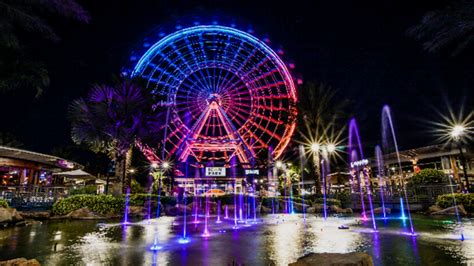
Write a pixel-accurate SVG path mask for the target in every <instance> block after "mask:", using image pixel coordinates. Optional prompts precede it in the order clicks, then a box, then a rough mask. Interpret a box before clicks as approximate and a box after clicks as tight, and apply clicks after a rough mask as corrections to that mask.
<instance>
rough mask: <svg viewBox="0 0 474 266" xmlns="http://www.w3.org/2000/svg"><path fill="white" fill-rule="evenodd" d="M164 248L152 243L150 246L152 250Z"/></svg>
mask: <svg viewBox="0 0 474 266" xmlns="http://www.w3.org/2000/svg"><path fill="white" fill-rule="evenodd" d="M162 249H163V247H162V246H160V245H152V246H151V247H150V250H152V251H158V250H162Z"/></svg>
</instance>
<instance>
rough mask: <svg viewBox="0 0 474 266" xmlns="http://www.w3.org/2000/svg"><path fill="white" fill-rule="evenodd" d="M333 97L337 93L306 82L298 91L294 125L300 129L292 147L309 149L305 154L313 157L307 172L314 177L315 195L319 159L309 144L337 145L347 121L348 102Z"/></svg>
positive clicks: (318, 189)
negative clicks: (296, 119) (297, 125)
mask: <svg viewBox="0 0 474 266" xmlns="http://www.w3.org/2000/svg"><path fill="white" fill-rule="evenodd" d="M337 97H338V93H337V90H335V89H333V88H331V86H328V85H326V84H322V83H320V84H316V83H312V82H309V83H307V84H305V85H303V86H301V87H300V89H299V99H300V100H299V101H300V102H299V106H298V107H299V113H298V121H299V123H300V125H303V126H302V127H300V129H299V130H298V134H297V136H296V138H297V140H296V143H299V144H303V145H306V146H307V147H309V148H310V149H309V154H310V155H312V157H313V165H310V168H312V170H314V173H315V189H316V193H319V192H320V191H321V180H320V168H319V161H320V156H319V150H317V151H311V144H312V143H319V144H321V143H337V142H340V141H341V136H342V133H343V132H344V129H345V124H346V121H347V119H348V118H349V113H348V112H347V111H346V109H347V106H348V105H349V100H347V99H344V98H342V99H338V98H337ZM296 143H295V144H296ZM296 150H297V149H296Z"/></svg>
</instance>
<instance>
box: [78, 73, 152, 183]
mask: <svg viewBox="0 0 474 266" xmlns="http://www.w3.org/2000/svg"><path fill="white" fill-rule="evenodd" d="M69 117H70V120H71V124H72V130H71V136H72V139H73V141H74V142H75V143H76V144H85V145H87V146H88V147H89V148H90V149H91V150H92V151H94V152H103V153H107V154H108V155H109V156H110V158H111V159H113V160H115V161H116V162H117V163H118V164H117V165H119V167H117V169H119V170H120V171H121V173H120V175H121V180H122V190H123V191H125V190H126V188H127V187H129V186H130V180H129V179H128V178H127V164H128V163H127V162H129V161H130V156H131V148H132V147H133V145H134V144H135V142H136V141H137V140H139V139H141V138H145V137H147V136H148V135H153V134H155V133H156V129H157V128H158V127H157V126H158V121H157V116H156V115H155V113H154V111H153V109H152V105H151V103H150V102H149V101H148V97H146V96H145V95H143V94H142V92H141V90H140V88H139V87H138V86H136V85H134V84H133V83H130V82H127V81H125V82H122V83H121V84H120V85H119V86H117V87H110V86H107V85H96V86H94V87H93V88H92V90H91V91H90V93H89V95H88V97H87V98H86V99H82V98H81V99H78V100H75V101H74V102H73V103H72V104H71V106H70V110H69Z"/></svg>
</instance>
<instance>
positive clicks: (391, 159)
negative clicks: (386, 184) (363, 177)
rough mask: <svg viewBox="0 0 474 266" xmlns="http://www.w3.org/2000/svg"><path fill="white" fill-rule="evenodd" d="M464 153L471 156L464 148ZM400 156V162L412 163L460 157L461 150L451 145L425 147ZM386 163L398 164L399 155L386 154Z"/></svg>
mask: <svg viewBox="0 0 474 266" xmlns="http://www.w3.org/2000/svg"><path fill="white" fill-rule="evenodd" d="M463 152H464V153H465V155H466V157H469V156H467V155H468V154H469V151H468V150H466V149H465V147H463ZM399 154H400V161H401V162H411V161H413V160H423V159H430V158H438V157H443V156H450V155H458V154H459V149H458V147H455V146H451V145H431V146H425V147H419V148H414V149H408V150H403V151H400V152H399ZM372 159H373V160H372V162H373V163H375V158H372ZM383 159H384V162H385V163H386V164H391V163H396V162H397V154H396V153H394V152H392V153H389V154H385V155H384V156H383Z"/></svg>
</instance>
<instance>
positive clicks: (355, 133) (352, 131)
mask: <svg viewBox="0 0 474 266" xmlns="http://www.w3.org/2000/svg"><path fill="white" fill-rule="evenodd" d="M353 137H355V138H356V140H357V143H356V144H357V149H355V148H354V143H353V140H354V139H353ZM354 151H356V152H355V153H354ZM357 151H358V153H357ZM349 154H351V158H350V163H351V168H355V170H356V174H357V175H358V176H359V180H360V172H359V168H358V166H364V165H366V164H367V163H368V162H367V160H366V159H365V157H364V151H363V149H362V142H361V140H360V135H359V128H358V127H357V122H356V120H355V118H352V119H351V121H350V123H349ZM355 154H356V155H358V157H359V158H360V161H354V160H353V159H354V155H355ZM356 158H357V157H356ZM362 174H363V177H364V178H365V180H366V182H365V183H366V191H367V198H368V199H369V207H370V214H371V216H372V226H373V229H374V230H375V231H376V230H377V224H376V223H375V215H374V207H373V205H372V193H371V188H370V178H369V177H368V174H367V171H366V169H365V168H363V170H362ZM359 186H360V187H361V188H360V191H361V195H362V196H361V197H362V202H363V194H362V193H363V190H362V186H361V183H359ZM366 216H367V215H366V214H365V212H364V217H366Z"/></svg>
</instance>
